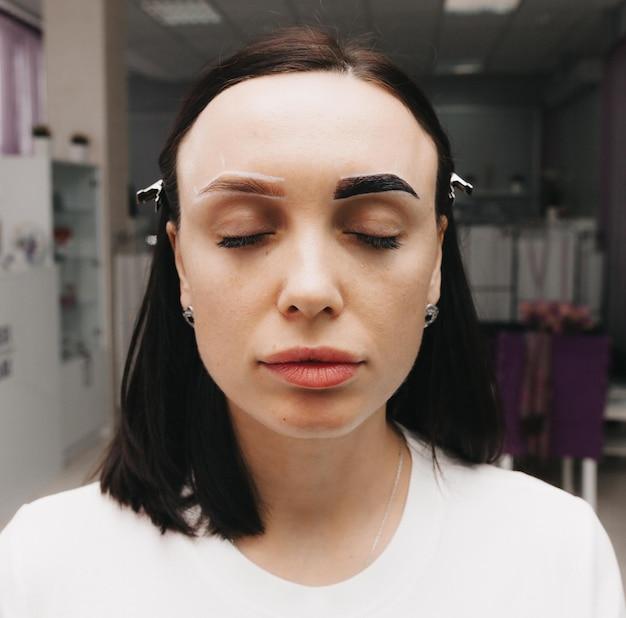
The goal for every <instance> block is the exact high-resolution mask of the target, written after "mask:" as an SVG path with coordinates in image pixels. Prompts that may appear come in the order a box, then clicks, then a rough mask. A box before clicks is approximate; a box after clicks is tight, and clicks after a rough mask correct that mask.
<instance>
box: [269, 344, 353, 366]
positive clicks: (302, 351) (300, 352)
mask: <svg viewBox="0 0 626 618" xmlns="http://www.w3.org/2000/svg"><path fill="white" fill-rule="evenodd" d="M315 361H317V362H322V363H362V362H364V361H363V359H362V358H360V357H359V356H358V355H357V354H354V353H352V352H348V351H346V350H338V349H336V348H330V347H327V346H322V347H317V348H308V347H298V348H290V349H288V350H283V351H281V352H277V353H275V354H271V355H270V356H267V357H266V358H264V359H262V360H261V361H260V362H262V363H266V364H279V363H280V364H282V363H306V362H315Z"/></svg>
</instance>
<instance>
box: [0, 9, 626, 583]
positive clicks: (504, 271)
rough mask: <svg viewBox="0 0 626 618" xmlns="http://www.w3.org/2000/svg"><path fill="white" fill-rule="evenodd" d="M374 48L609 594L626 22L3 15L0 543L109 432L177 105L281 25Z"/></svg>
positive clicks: (518, 403)
mask: <svg viewBox="0 0 626 618" xmlns="http://www.w3.org/2000/svg"><path fill="white" fill-rule="evenodd" d="M288 24H312V25H323V26H329V27H331V28H332V29H333V30H334V31H335V32H336V33H337V34H338V35H340V36H356V35H359V34H362V33H371V37H372V39H371V40H372V41H373V42H374V44H375V46H376V47H377V48H379V49H381V50H382V51H384V52H386V53H387V54H389V55H390V56H391V58H392V59H393V60H394V61H395V62H396V63H398V64H399V65H400V66H401V67H402V68H403V69H404V70H405V71H406V72H407V73H408V74H409V75H410V76H411V77H413V78H414V79H415V80H417V82H418V83H419V84H420V85H421V86H422V87H423V88H424V90H425V91H426V92H427V94H428V95H429V96H430V97H431V100H432V101H433V102H434V105H435V107H436V109H437V111H438V113H439V115H440V118H441V119H442V122H443V124H444V126H445V128H446V129H447V131H448V133H449V135H450V138H451V141H452V147H453V152H454V154H455V157H456V163H457V172H458V173H459V174H460V175H461V176H463V177H464V178H465V179H466V180H467V181H469V182H471V183H472V184H473V185H474V186H475V190H474V192H473V193H472V194H471V195H465V194H464V193H463V192H461V191H457V202H456V203H455V206H454V208H455V211H456V217H457V221H458V223H459V234H460V238H461V242H462V249H463V256H464V260H465V264H466V268H467V272H468V275H469V279H470V283H471V286H472V290H473V293H474V298H475V301H476V304H477V307H478V311H479V315H480V319H481V323H482V326H483V328H484V333H485V340H486V342H487V343H488V349H489V351H490V354H491V356H492V359H493V363H494V367H495V370H496V375H497V379H498V383H499V385H500V389H501V392H502V403H503V410H504V414H505V419H506V425H507V436H506V449H505V455H504V456H503V457H502V459H501V460H500V462H499V463H498V465H500V466H502V467H507V468H511V469H516V470H521V471H523V472H526V473H527V474H531V475H535V476H537V477H539V478H542V479H543V480H545V481H547V482H549V483H552V484H554V485H556V486H558V487H561V488H562V489H564V490H565V491H568V492H571V493H573V494H576V495H579V496H581V497H583V498H584V499H585V500H588V501H589V502H590V504H592V506H593V507H594V508H595V509H596V511H597V512H598V516H599V517H600V519H601V521H602V523H603V525H604V526H605V528H606V530H607V532H608V533H609V536H610V537H611V540H612V542H613V545H614V547H615V549H616V552H617V554H618V560H619V561H620V565H621V568H622V573H623V575H624V574H626V169H625V166H626V115H625V110H626V2H624V1H622V0H333V1H332V2H331V1H327V2H324V1H322V0H263V1H257V0H228V1H225V0H145V1H144V0H0V528H2V527H3V526H4V525H5V524H6V523H7V522H8V520H9V519H10V517H11V516H12V515H13V513H14V512H15V511H16V510H17V508H18V507H19V506H21V505H22V504H23V503H25V502H29V501H32V500H33V499H36V498H38V497H40V496H43V495H48V494H50V493H56V492H58V491H62V490H65V489H71V488H74V487H77V486H79V485H82V484H84V483H85V482H86V478H87V476H88V474H89V472H90V471H91V468H92V466H93V464H94V462H95V461H96V459H97V457H98V456H99V455H100V453H101V452H102V449H103V446H104V444H105V441H106V440H107V438H108V437H109V436H110V435H111V430H112V426H113V422H114V419H115V416H116V414H118V409H119V394H118V393H119V390H120V381H121V375H122V368H123V361H124V357H125V353H126V349H127V346H128V343H129V339H130V333H131V329H132V326H133V322H134V319H135V315H136V312H137V309H138V303H139V301H140V299H141V296H142V292H143V288H144V285H145V282H146V275H147V266H148V263H149V260H150V256H151V252H152V250H153V246H154V242H155V237H154V234H155V231H156V217H155V212H154V208H153V205H152V204H147V205H142V206H140V207H138V206H137V205H136V204H135V199H134V196H135V193H136V191H137V190H138V189H141V188H144V187H146V186H148V185H150V184H152V183H154V182H155V181H156V180H157V179H158V178H159V170H158V165H157V157H158V154H159V150H160V148H161V146H162V144H163V142H164V139H165V137H166V135H167V133H168V131H169V128H170V126H171V123H172V121H173V118H174V114H175V112H176V110H177V108H178V106H179V103H180V101H181V98H182V97H183V95H184V93H185V92H186V89H187V87H188V84H189V83H190V82H191V80H193V78H194V76H195V75H196V74H197V73H198V71H200V70H201V69H202V67H204V66H205V65H206V64H207V63H211V62H212V61H216V60H218V59H220V58H224V57H226V56H227V55H229V54H231V53H232V52H234V51H235V50H237V49H238V48H240V47H241V46H242V45H243V44H245V43H246V42H247V41H249V40H251V39H252V38H254V37H255V36H257V35H259V34H261V33H264V32H267V31H271V30H272V29H273V28H275V27H277V26H280V25H288Z"/></svg>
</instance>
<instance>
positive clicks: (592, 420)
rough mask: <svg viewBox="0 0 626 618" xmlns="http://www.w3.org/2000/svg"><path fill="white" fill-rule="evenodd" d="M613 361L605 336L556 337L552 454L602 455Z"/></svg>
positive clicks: (563, 455)
mask: <svg viewBox="0 0 626 618" xmlns="http://www.w3.org/2000/svg"><path fill="white" fill-rule="evenodd" d="M609 361H610V338H609V337H607V336H605V335H553V336H552V395H553V404H552V411H551V419H550V423H551V429H552V431H551V436H550V438H551V439H550V453H551V454H552V455H554V456H556V457H577V458H580V459H584V458H591V459H596V460H597V459H600V458H601V457H602V447H603V445H604V409H605V406H606V396H607V391H608V387H609Z"/></svg>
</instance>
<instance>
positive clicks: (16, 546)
mask: <svg viewBox="0 0 626 618" xmlns="http://www.w3.org/2000/svg"><path fill="white" fill-rule="evenodd" d="M144 519H145V518H144V517H142V516H140V515H138V514H136V513H134V512H133V511H132V509H130V508H129V507H123V506H122V505H120V504H119V503H118V502H117V501H115V500H114V499H113V498H111V496H109V495H108V494H102V493H101V491H100V484H99V482H94V483H91V484H88V485H83V486H81V487H77V488H75V489H70V490H67V491H62V492H59V493H55V494H51V495H48V496H44V497H42V498H38V499H37V500H34V501H32V502H30V503H27V504H24V505H23V506H22V507H21V508H20V509H19V510H18V511H17V512H16V513H15V515H14V516H13V518H12V519H11V520H10V521H9V523H8V524H7V526H6V527H5V528H4V530H2V533H0V554H2V560H5V561H6V560H8V559H9V558H7V557H6V556H5V554H6V555H9V554H11V553H12V554H13V559H14V560H15V558H16V557H15V553H18V554H19V555H18V556H17V561H18V562H19V565H20V567H21V568H22V569H24V570H25V571H28V572H30V573H32V574H33V575H34V576H37V574H38V572H39V571H42V572H41V573H40V574H41V575H42V576H45V573H44V572H43V571H45V570H46V569H47V570H49V569H56V568H59V569H65V568H68V567H71V566H72V564H71V562H72V559H74V558H77V557H78V556H81V555H84V554H86V553H89V552H90V551H94V550H96V549H97V550H98V551H99V552H106V551H108V550H107V548H109V550H111V551H112V548H113V546H114V545H116V544H118V543H119V542H120V541H121V540H123V539H125V538H128V537H129V536H130V535H136V536H137V538H139V537H140V536H141V534H142V533H143V534H145V533H146V532H145V531H147V530H148V529H149V527H148V526H146V524H145V521H144ZM142 531H143V532H142ZM48 572H49V571H48Z"/></svg>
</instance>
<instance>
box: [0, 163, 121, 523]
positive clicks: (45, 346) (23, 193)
mask: <svg viewBox="0 0 626 618" xmlns="http://www.w3.org/2000/svg"><path fill="white" fill-rule="evenodd" d="M97 185H98V170H97V168H95V167H94V166H90V165H85V164H77V163H71V162H63V161H51V160H50V159H48V158H46V157H0V196H1V197H0V367H7V366H9V375H7V376H4V377H0V457H1V458H2V459H1V460H0V464H1V465H0V519H2V516H3V514H6V511H11V510H13V511H14V510H15V509H16V508H17V507H19V506H20V504H21V503H22V502H24V501H25V499H27V498H29V497H30V496H33V495H36V494H37V492H38V491H39V490H40V489H41V487H44V486H45V485H47V484H49V482H50V481H51V480H52V479H54V477H55V476H56V475H57V474H58V472H59V471H60V470H61V468H62V466H63V464H64V463H65V462H66V461H67V460H68V459H70V458H71V457H72V455H73V454H74V453H75V452H76V451H78V450H81V449H82V448H84V447H86V446H89V445H90V444H91V443H93V442H95V441H96V440H97V439H98V437H99V433H100V431H101V429H102V426H103V425H104V424H105V423H107V422H108V421H110V419H111V417H112V414H113V411H112V394H111V393H110V392H109V391H110V387H109V385H110V375H109V374H110V367H111V362H110V359H109V358H108V357H109V355H110V350H109V348H107V347H106V342H105V338H104V336H103V333H104V326H103V320H104V314H105V310H104V309H105V303H106V302H107V299H106V294H105V289H106V288H105V274H106V268H105V267H106V260H104V257H103V252H102V246H101V245H102V243H101V240H100V239H101V235H102V226H103V219H102V217H103V213H102V211H101V208H100V204H99V203H98V199H97V196H98V190H97ZM24 230H26V231H27V232H28V230H34V232H33V235H37V236H38V237H39V236H40V235H41V236H43V237H44V238H45V239H46V240H47V245H48V249H47V252H45V255H44V257H43V258H41V257H39V258H37V259H38V260H39V262H37V263H35V261H33V260H30V261H29V257H28V255H29V254H28V251H27V249H28V247H27V246H26V245H27V244H28V243H22V245H23V246H21V247H20V246H19V245H18V244H16V235H17V236H19V235H22V236H23V235H24ZM35 232H36V234H35ZM3 328H4V329H7V331H3ZM3 332H8V333H10V334H9V335H8V338H9V339H10V341H9V342H5V343H4V344H3V343H2V335H1V333H3ZM8 358H10V361H9V362H8V363H4V364H3V361H4V360H5V359H8ZM0 376H3V373H2V371H1V370H0ZM2 511H4V513H3V512H2Z"/></svg>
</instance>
